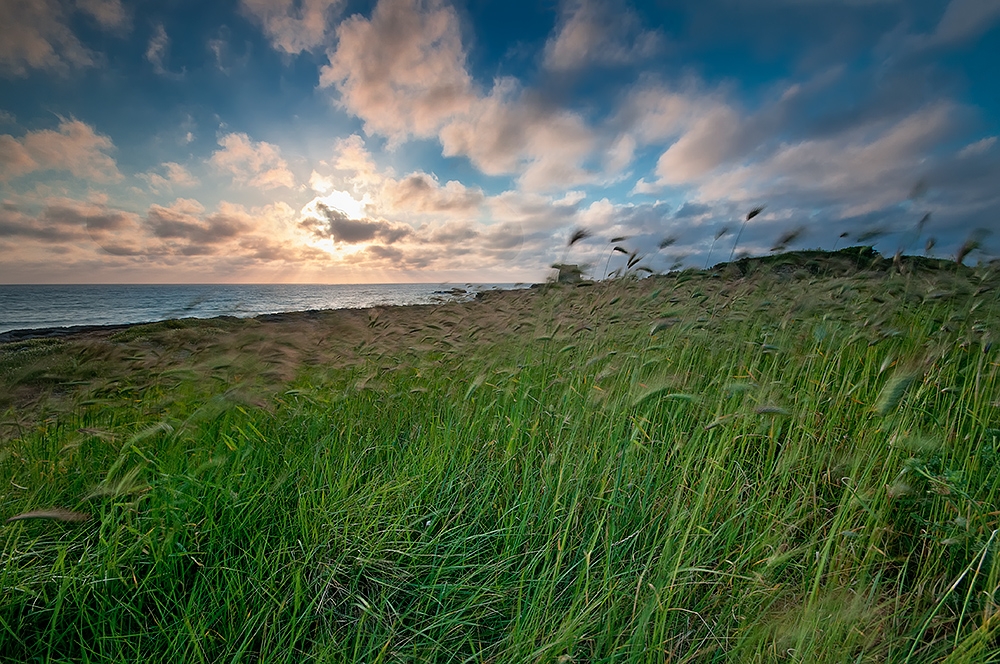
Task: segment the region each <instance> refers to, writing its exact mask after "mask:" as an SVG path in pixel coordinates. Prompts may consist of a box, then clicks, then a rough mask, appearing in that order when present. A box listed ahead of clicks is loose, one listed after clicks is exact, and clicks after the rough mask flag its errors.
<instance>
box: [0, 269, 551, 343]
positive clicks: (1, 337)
mask: <svg viewBox="0 0 1000 664" xmlns="http://www.w3.org/2000/svg"><path fill="white" fill-rule="evenodd" d="M537 287H538V284H531V285H530V286H529V287H528V288H519V289H487V290H482V291H475V292H474V293H472V292H469V291H466V292H464V293H461V294H459V293H453V294H452V297H451V298H448V299H443V300H442V301H440V302H434V303H413V304H377V305H373V306H369V307H340V308H337V309H301V310H295V311H279V312H274V313H264V314H256V315H254V316H230V315H226V314H220V315H218V316H210V317H206V318H199V317H197V316H188V317H183V318H163V319H160V320H151V321H141V322H135V323H107V324H94V325H63V326H49V327H30V328H18V329H14V330H7V331H6V332H0V346H2V345H4V344H10V343H17V342H20V341H30V340H31V339H61V338H64V337H74V336H77V335H85V334H94V335H98V336H104V335H106V334H113V333H114V332H120V331H122V330H127V329H130V328H133V327H138V326H141V325H157V324H159V323H168V322H171V321H202V322H205V323H208V322H210V321H214V320H230V321H259V322H262V323H287V322H290V321H292V320H294V319H302V318H307V319H318V318H320V317H325V316H329V315H333V314H337V313H344V312H354V313H357V312H364V311H370V310H372V309H400V308H413V309H416V308H421V307H429V306H430V307H433V306H441V305H444V304H468V303H470V302H477V301H482V300H483V298H484V297H485V296H486V293H494V294H495V293H505V292H510V291H521V290H533V289H535V288H537ZM463 295H464V296H466V297H461V296H463ZM468 295H472V297H467V296H468Z"/></svg>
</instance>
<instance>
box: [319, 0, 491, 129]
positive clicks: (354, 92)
mask: <svg viewBox="0 0 1000 664" xmlns="http://www.w3.org/2000/svg"><path fill="white" fill-rule="evenodd" d="M337 38H338V44H337V47H336V48H335V49H333V50H331V51H329V53H328V55H329V60H330V62H329V64H328V65H326V66H324V67H323V68H322V70H321V72H320V85H321V86H323V87H327V86H334V87H335V88H336V89H337V91H338V92H339V93H340V104H341V106H343V108H345V109H346V110H347V111H349V112H351V113H353V114H354V115H356V116H358V117H359V118H361V119H362V120H364V122H365V131H366V132H368V133H380V134H383V135H385V136H388V137H390V139H392V140H394V141H402V140H405V139H406V138H408V137H409V136H410V135H413V136H420V137H428V136H433V135H434V134H435V133H436V132H437V130H438V129H439V128H440V127H441V126H442V125H444V124H445V122H447V121H448V120H449V119H450V118H452V117H454V116H455V115H456V114H461V113H465V112H467V111H468V110H469V108H470V107H471V105H472V104H473V102H474V101H475V99H476V96H475V94H474V93H473V89H472V79H471V77H470V76H469V73H468V71H467V70H466V67H465V61H466V56H465V51H464V50H463V48H462V40H461V34H460V30H459V21H458V15H457V14H456V13H455V10H454V9H452V8H451V7H449V6H447V5H445V4H443V2H441V1H440V0H426V2H422V1H420V0H380V2H379V3H378V4H377V5H376V6H375V9H374V10H373V12H372V16H371V18H370V19H366V18H364V17H362V16H360V15H355V16H351V17H350V18H348V19H346V20H344V21H343V22H342V23H341V24H340V25H339V26H338V28H337Z"/></svg>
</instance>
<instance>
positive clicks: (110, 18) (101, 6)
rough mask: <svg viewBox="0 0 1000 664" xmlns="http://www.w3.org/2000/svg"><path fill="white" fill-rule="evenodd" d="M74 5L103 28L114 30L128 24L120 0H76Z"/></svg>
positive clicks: (126, 14) (127, 18)
mask: <svg viewBox="0 0 1000 664" xmlns="http://www.w3.org/2000/svg"><path fill="white" fill-rule="evenodd" d="M76 6H77V7H78V8H79V9H80V11H82V12H84V13H86V14H88V15H90V17H91V18H93V19H94V20H95V21H97V24H98V25H100V26H101V27H102V28H104V29H107V30H115V29H121V28H125V27H127V26H128V22H129V17H128V13H127V12H126V11H125V8H124V7H123V6H122V3H121V0H76Z"/></svg>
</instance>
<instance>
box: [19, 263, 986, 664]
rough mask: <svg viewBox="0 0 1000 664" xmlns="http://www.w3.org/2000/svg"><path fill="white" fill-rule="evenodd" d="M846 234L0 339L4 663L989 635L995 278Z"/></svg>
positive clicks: (914, 652) (581, 652)
mask: <svg viewBox="0 0 1000 664" xmlns="http://www.w3.org/2000/svg"><path fill="white" fill-rule="evenodd" d="M902 268H903V269H902V271H901V272H900V271H899V270H898V269H896V268H893V267H892V265H891V262H889V261H881V260H880V259H878V258H877V257H874V256H872V255H870V254H866V253H864V252H863V251H859V250H857V249H852V250H844V251H842V252H838V253H837V254H832V255H819V254H808V255H807V254H804V253H800V254H792V255H786V256H783V257H782V256H779V257H774V258H769V259H764V260H757V261H746V260H741V261H738V262H737V263H733V264H730V265H725V266H717V268H716V269H715V270H713V271H688V272H684V273H680V274H674V275H669V276H662V277H655V278H649V279H644V280H641V281H636V280H632V279H623V280H617V281H613V282H605V283H601V284H596V285H590V286H588V287H572V286H553V287H548V288H541V289H535V290H532V291H524V292H507V293H490V294H487V295H486V297H484V298H483V299H482V300H481V301H476V302H471V303H466V304H448V305H443V306H439V307H419V308H384V309H379V310H372V311H370V312H369V311H361V312H340V313H330V314H309V315H306V314H303V315H302V316H301V317H298V318H293V319H291V320H285V321H277V320H276V321H237V320H232V319H226V320H216V321H201V322H193V321H187V322H184V323H183V324H177V323H172V324H158V325H152V326H142V327H136V328H130V329H129V330H126V331H124V332H119V333H117V334H114V335H110V336H108V335H103V336H102V335H90V336H82V337H68V338H65V339H61V340H58V341H28V342H19V343H17V344H7V345H2V346H0V408H3V409H5V413H4V415H3V417H2V422H0V427H2V428H0V499H2V505H3V512H2V513H0V516H3V517H4V518H7V517H10V516H15V515H18V514H23V513H25V512H29V511H32V510H45V509H54V508H62V509H65V510H72V511H73V512H75V513H80V514H86V515H90V517H91V518H89V519H88V520H87V521H84V522H64V521H60V520H58V519H25V520H18V521H13V522H9V523H6V524H3V525H2V529H0V538H2V556H3V559H2V563H3V564H2V565H0V657H4V658H7V659H8V660H10V661H65V660H74V661H80V660H82V661H138V660H142V661H146V662H176V661H211V662H217V661H267V662H279V661H303V660H306V661H329V662H403V661H406V662H434V661H439V662H463V661H467V662H560V663H563V664H566V663H569V662H887V661H888V662H948V663H957V662H967V663H970V664H972V663H979V662H1000V617H998V609H1000V595H998V593H1000V590H998V589H1000V559H998V556H997V555H996V554H997V550H998V546H1000V543H998V540H1000V536H998V533H997V529H998V528H1000V473H998V472H997V470H996V469H997V468H998V462H1000V379H998V370H1000V356H998V348H997V347H996V346H995V345H994V344H995V341H996V340H995V338H994V337H995V335H996V334H997V331H998V330H1000V295H998V293H1000V291H998V290H997V286H998V285H1000V276H998V275H997V274H996V272H995V271H991V270H990V269H989V268H988V267H987V266H984V267H981V268H976V269H972V268H965V267H960V266H956V265H954V264H951V265H946V264H935V263H933V262H927V261H918V260H912V261H909V262H906V261H904V262H903V265H902Z"/></svg>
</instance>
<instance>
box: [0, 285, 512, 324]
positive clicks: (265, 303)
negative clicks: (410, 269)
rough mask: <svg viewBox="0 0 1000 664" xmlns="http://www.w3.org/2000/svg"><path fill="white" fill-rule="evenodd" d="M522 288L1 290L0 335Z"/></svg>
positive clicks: (383, 303)
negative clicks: (34, 330)
mask: <svg viewBox="0 0 1000 664" xmlns="http://www.w3.org/2000/svg"><path fill="white" fill-rule="evenodd" d="M522 286H525V284H464V285H456V284H453V283H452V284H364V285H354V284H352V285H345V284H341V285H312V284H310V285H302V284H269V285H248V284H204V285H162V284H155V285H153V284H146V285H72V286H55V285H44V286H43V285H30V286H29V285H0V334H3V333H5V332H9V331H11V330H33V329H40V328H60V327H75V326H81V325H86V326H90V325H124V324H130V323H151V322H156V321H161V320H169V319H172V318H214V317H216V316H237V317H240V318H250V317H253V316H259V315H261V314H274V313H283V312H288V311H307V310H310V309H362V308H366V307H374V306H388V305H407V304H433V303H436V302H446V301H454V300H466V299H472V298H474V297H475V295H476V294H477V293H479V292H481V291H485V290H498V289H499V290H505V289H510V288H518V287H522Z"/></svg>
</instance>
